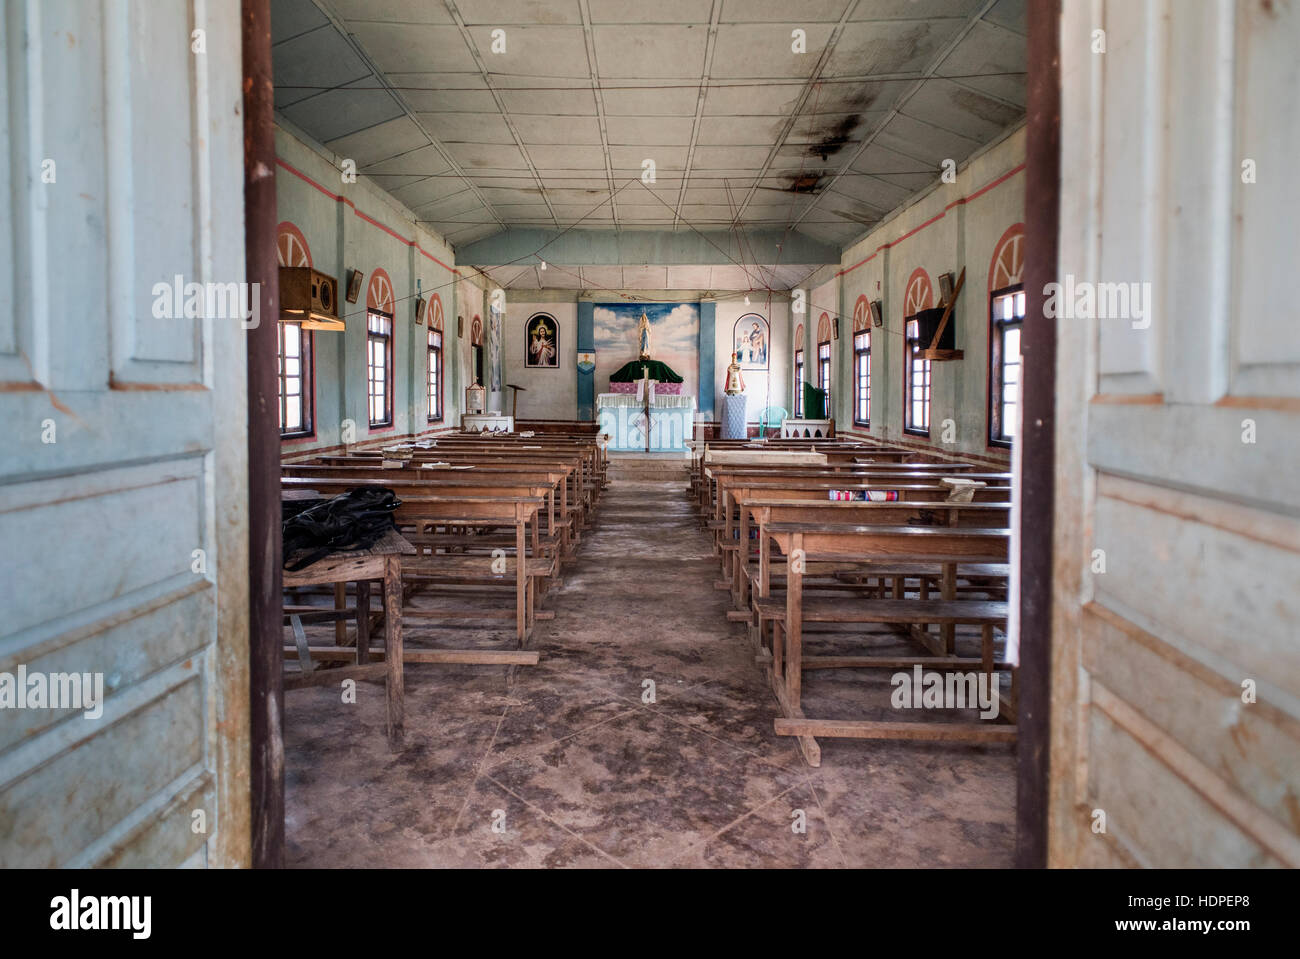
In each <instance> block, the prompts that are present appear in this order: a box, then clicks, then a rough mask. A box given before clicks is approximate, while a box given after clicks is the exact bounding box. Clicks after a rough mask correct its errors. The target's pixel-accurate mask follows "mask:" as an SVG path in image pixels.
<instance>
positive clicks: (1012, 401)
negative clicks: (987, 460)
mask: <svg viewBox="0 0 1300 959" xmlns="http://www.w3.org/2000/svg"><path fill="white" fill-rule="evenodd" d="M990 318H991V321H990V328H989V343H990V346H991V349H990V350H989V364H990V367H989V393H990V395H989V440H990V441H991V442H993V443H999V444H1005V445H1010V444H1011V441H1012V440H1014V439H1015V438H1016V427H1017V425H1018V423H1019V413H1020V411H1019V405H1020V382H1021V379H1020V368H1021V360H1020V330H1021V327H1022V326H1023V325H1024V321H1025V294H1024V288H1023V287H1019V286H1017V287H1012V288H1010V289H1007V290H1000V291H998V292H997V293H994V294H993V297H992V302H991V304H990Z"/></svg>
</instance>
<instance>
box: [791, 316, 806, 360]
mask: <svg viewBox="0 0 1300 959" xmlns="http://www.w3.org/2000/svg"><path fill="white" fill-rule="evenodd" d="M803 346H804V343H803V324H802V323H800V324H799V325H798V326H796V327H795V328H794V349H795V350H802V349H803ZM791 352H792V353H793V352H794V350H791Z"/></svg>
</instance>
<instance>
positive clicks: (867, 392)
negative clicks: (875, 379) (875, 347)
mask: <svg viewBox="0 0 1300 959" xmlns="http://www.w3.org/2000/svg"><path fill="white" fill-rule="evenodd" d="M853 390H854V404H853V422H854V424H855V425H857V426H870V425H871V333H870V331H867V330H863V331H862V332H861V333H856V334H854V336H853Z"/></svg>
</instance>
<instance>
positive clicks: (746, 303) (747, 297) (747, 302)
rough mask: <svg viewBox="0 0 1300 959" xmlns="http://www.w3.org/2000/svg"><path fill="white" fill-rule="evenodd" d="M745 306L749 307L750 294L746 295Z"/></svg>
mask: <svg viewBox="0 0 1300 959" xmlns="http://www.w3.org/2000/svg"><path fill="white" fill-rule="evenodd" d="M745 305H746V306H749V294H748V293H746V294H745Z"/></svg>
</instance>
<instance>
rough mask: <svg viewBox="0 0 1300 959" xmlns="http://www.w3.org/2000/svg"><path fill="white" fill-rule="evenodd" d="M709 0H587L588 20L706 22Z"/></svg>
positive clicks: (614, 21)
mask: <svg viewBox="0 0 1300 959" xmlns="http://www.w3.org/2000/svg"><path fill="white" fill-rule="evenodd" d="M712 6H713V3H712V0H656V2H654V3H641V2H639V0H588V2H587V8H588V9H589V10H590V11H591V22H592V23H708V22H709V13H710V10H711V9H712Z"/></svg>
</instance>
